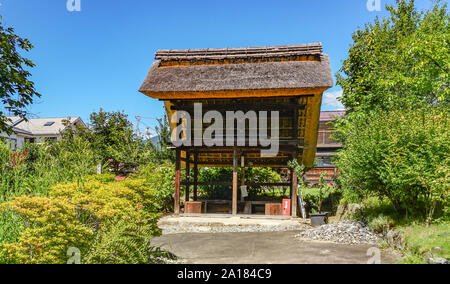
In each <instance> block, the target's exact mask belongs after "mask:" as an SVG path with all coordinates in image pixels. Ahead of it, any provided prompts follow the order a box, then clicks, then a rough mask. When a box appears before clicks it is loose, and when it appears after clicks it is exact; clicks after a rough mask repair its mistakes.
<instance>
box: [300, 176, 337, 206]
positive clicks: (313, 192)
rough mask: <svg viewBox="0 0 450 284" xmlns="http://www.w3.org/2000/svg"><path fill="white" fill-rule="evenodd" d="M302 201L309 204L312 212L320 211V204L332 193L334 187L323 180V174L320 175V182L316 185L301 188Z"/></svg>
mask: <svg viewBox="0 0 450 284" xmlns="http://www.w3.org/2000/svg"><path fill="white" fill-rule="evenodd" d="M301 190H302V195H303V199H304V201H305V202H306V203H307V204H308V205H309V206H310V208H311V210H312V212H314V213H322V206H323V203H324V201H325V200H327V199H328V198H329V197H330V196H331V195H332V194H333V193H334V191H335V190H334V187H333V186H332V185H331V184H329V183H327V182H325V175H323V174H322V175H321V176H320V182H319V184H318V185H317V186H313V187H306V186H303V187H302V188H301Z"/></svg>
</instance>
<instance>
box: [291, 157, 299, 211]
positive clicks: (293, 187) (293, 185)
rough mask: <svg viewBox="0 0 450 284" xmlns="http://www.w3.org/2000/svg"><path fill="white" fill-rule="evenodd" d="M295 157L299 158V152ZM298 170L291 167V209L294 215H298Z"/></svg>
mask: <svg viewBox="0 0 450 284" xmlns="http://www.w3.org/2000/svg"><path fill="white" fill-rule="evenodd" d="M293 157H294V159H297V153H294V154H293ZM297 178H298V176H297V172H296V171H294V169H291V206H292V207H291V209H292V213H291V216H292V217H294V218H295V217H297V187H298V180H297Z"/></svg>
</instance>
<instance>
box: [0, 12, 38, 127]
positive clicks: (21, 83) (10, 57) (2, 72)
mask: <svg viewBox="0 0 450 284" xmlns="http://www.w3.org/2000/svg"><path fill="white" fill-rule="evenodd" d="M1 20H2V17H1V16H0V100H1V102H2V104H3V105H4V106H8V107H10V108H11V109H10V111H11V112H12V113H13V114H14V116H19V117H22V118H26V117H27V115H28V113H27V111H26V107H27V106H28V105H30V104H32V103H33V99H34V98H36V97H40V94H39V93H37V92H36V91H35V88H34V83H33V82H32V81H30V80H29V77H30V76H31V73H30V72H29V71H27V68H32V67H34V66H35V64H34V63H33V62H32V61H31V60H29V59H27V58H24V57H22V56H21V54H20V52H21V50H23V51H26V52H29V51H30V50H31V49H32V48H33V45H32V44H31V42H30V41H29V40H28V39H25V38H21V37H20V36H18V35H16V34H15V33H14V29H13V28H11V27H9V28H6V27H4V26H3V23H2V21H1ZM1 131H7V132H10V131H11V129H10V128H9V127H8V121H7V117H6V114H4V113H3V112H2V111H0V132H1Z"/></svg>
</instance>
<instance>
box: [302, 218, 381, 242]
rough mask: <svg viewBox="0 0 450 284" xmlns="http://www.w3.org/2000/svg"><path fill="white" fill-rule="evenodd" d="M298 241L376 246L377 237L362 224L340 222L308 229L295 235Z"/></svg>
mask: <svg viewBox="0 0 450 284" xmlns="http://www.w3.org/2000/svg"><path fill="white" fill-rule="evenodd" d="M297 237H298V238H300V239H306V240H317V241H329V242H334V243H342V244H377V243H378V240H379V238H380V237H379V236H378V235H377V234H376V233H374V232H372V231H371V230H370V229H369V228H368V227H367V226H366V225H365V224H364V223H361V222H353V221H342V222H337V223H334V224H328V225H323V226H321V227H317V228H313V229H309V230H306V231H303V232H301V233H300V234H298V235H297Z"/></svg>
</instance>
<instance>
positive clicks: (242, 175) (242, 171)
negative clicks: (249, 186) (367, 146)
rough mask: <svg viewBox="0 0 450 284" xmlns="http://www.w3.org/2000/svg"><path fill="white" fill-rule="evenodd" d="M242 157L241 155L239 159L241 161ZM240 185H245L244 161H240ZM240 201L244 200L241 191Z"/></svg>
mask: <svg viewBox="0 0 450 284" xmlns="http://www.w3.org/2000/svg"><path fill="white" fill-rule="evenodd" d="M243 157H244V156H241V161H243ZM241 186H245V163H242V162H241ZM241 201H242V202H244V201H245V199H244V197H243V196H242V192H241Z"/></svg>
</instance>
